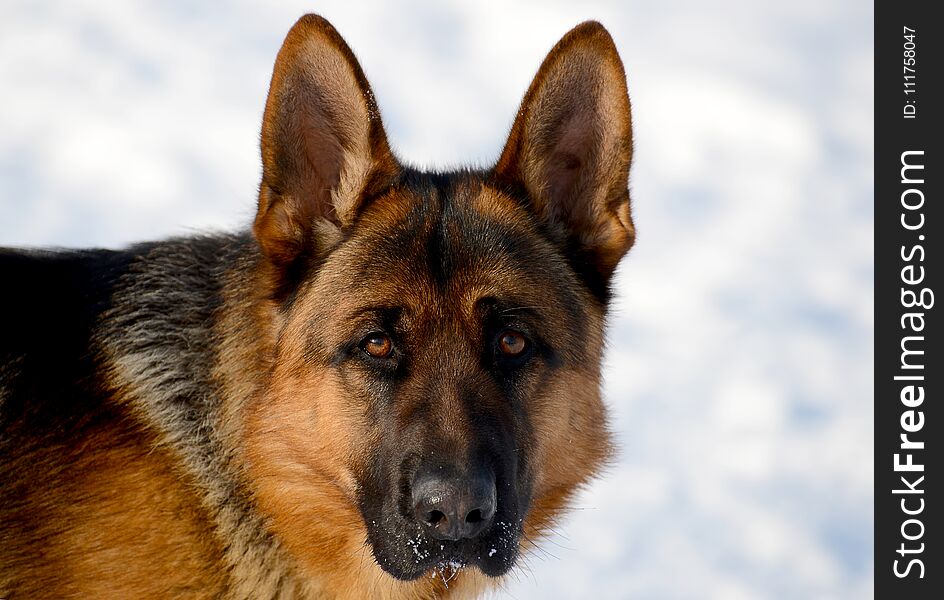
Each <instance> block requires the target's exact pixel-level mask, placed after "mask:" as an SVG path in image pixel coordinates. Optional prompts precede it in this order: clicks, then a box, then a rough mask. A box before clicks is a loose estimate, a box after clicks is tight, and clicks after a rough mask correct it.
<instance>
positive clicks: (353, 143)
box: [253, 15, 399, 269]
mask: <svg viewBox="0 0 944 600" xmlns="http://www.w3.org/2000/svg"><path fill="white" fill-rule="evenodd" d="M398 168H399V167H398V166H397V162H396V159H395V158H394V157H393V154H392V153H391V151H390V147H389V145H388V144H387V139H386V135H385V133H384V130H383V124H382V123H381V121H380V112H379V111H378V110H377V105H376V103H375V101H374V96H373V94H372V92H371V90H370V86H369V85H368V83H367V79H366V78H365V77H364V73H363V71H362V70H361V68H360V65H359V64H358V63H357V60H356V59H355V58H354V54H353V53H352V52H351V50H350V48H348V46H347V44H346V43H345V42H344V40H343V39H342V38H341V36H340V35H339V34H338V32H337V31H336V30H335V29H334V27H332V26H331V24H330V23H328V22H327V21H326V20H325V19H323V18H321V17H320V16H317V15H305V16H304V17H302V18H301V19H299V20H298V22H297V23H295V25H294V26H293V27H292V29H291V30H290V31H289V32H288V35H287V36H286V38H285V41H284V42H283V44H282V48H281V49H280V50H279V54H278V57H277V58H276V61H275V68H274V70H273V73H272V83H271V84H270V86H269V97H268V99H267V100H266V107H265V115H264V117H263V122H262V183H261V185H260V187H259V210H258V213H257V214H256V219H255V223H254V226H253V231H254V233H255V236H256V239H257V240H258V242H259V245H260V247H261V248H262V251H263V253H264V254H265V256H266V257H267V258H268V259H269V260H270V261H271V262H272V263H273V264H274V265H275V266H276V267H278V268H279V269H285V268H286V267H288V266H290V265H292V264H293V263H295V262H296V261H297V260H298V259H299V257H300V256H302V255H304V253H306V252H308V251H311V249H312V245H313V244H317V242H318V240H316V239H314V237H315V236H314V232H315V231H319V230H324V229H325V225H326V224H328V223H330V224H333V225H334V226H335V227H334V228H343V227H344V226H346V225H349V224H350V223H351V222H352V221H353V219H354V217H355V216H356V215H357V212H358V209H359V208H360V204H361V201H362V199H363V198H365V197H367V196H369V195H370V194H371V193H372V191H375V190H372V188H376V187H377V186H379V185H381V182H388V181H389V180H390V179H391V178H392V177H394V176H395V174H396V172H397V170H398ZM334 228H329V229H334Z"/></svg>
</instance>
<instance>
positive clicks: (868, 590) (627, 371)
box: [0, 0, 874, 600]
mask: <svg viewBox="0 0 944 600" xmlns="http://www.w3.org/2000/svg"><path fill="white" fill-rule="evenodd" d="M79 4H80V3H75V2H46V1H36V0H13V1H10V0H6V1H5V2H3V4H2V6H0V244H2V245H8V246H9V245H61V246H87V245H92V246H120V245H122V244H126V243H128V242H131V241H133V240H141V239H150V238H156V237H160V236H166V235H169V234H175V233H186V232H189V231H195V230H202V229H205V228H214V229H233V228H237V227H243V226H245V225H247V224H248V223H249V221H250V219H251V217H252V215H253V209H254V206H253V204H254V202H255V189H256V185H257V182H258V179H259V172H260V170H259V158H258V154H257V153H258V150H257V140H258V133H259V122H260V119H261V115H262V109H263V103H264V99H265V93H266V88H267V85H268V82H269V76H270V73H271V67H272V62H273V60H274V58H275V54H276V51H277V50H278V47H279V45H280V43H281V41H282V38H283V36H284V35H285V33H286V32H287V31H288V28H289V27H290V26H291V24H292V23H293V22H294V21H295V19H296V18H297V17H298V16H300V15H301V14H302V13H304V12H308V11H315V12H320V13H321V14H323V15H324V16H326V17H327V18H328V19H329V20H331V21H332V22H333V23H334V25H335V26H336V27H337V28H338V29H339V30H340V32H341V33H342V35H344V36H345V38H346V39H347V41H348V43H349V44H350V45H351V47H352V48H353V49H354V50H355V52H356V53H357V54H358V57H359V58H360V60H361V63H362V65H363V67H364V69H365V71H366V73H367V75H368V77H369V78H370V80H371V82H372V84H373V86H374V91H375V93H376V95H377V98H378V100H379V103H380V106H381V110H382V112H383V116H384V119H385V122H386V126H387V131H388V133H389V135H390V138H391V142H392V143H393V144H394V146H395V147H396V148H397V149H398V151H399V154H400V155H401V156H402V157H404V158H405V159H407V160H409V161H412V162H414V163H418V164H426V165H438V166H448V165H457V164H461V163H465V162H477V163H479V164H488V163H490V162H491V161H492V160H494V159H495V158H496V157H497V154H498V151H499V150H500V148H501V145H502V143H503V141H504V136H505V134H506V132H507V129H508V127H509V126H510V124H511V121H512V118H513V116H514V113H515V110H516V107H517V105H518V102H519V100H520V97H521V95H522V94H523V93H524V91H525V89H526V87H527V85H528V84H529V83H530V81H531V77H532V76H533V74H534V72H535V70H536V69H537V67H538V65H539V64H540V61H541V59H542V58H543V57H544V55H545V54H546V52H547V51H548V50H549V49H550V48H551V46H552V45H553V44H554V43H555V42H556V41H557V40H558V38H559V37H560V36H561V35H563V34H564V33H565V32H566V31H567V30H568V29H569V28H570V27H572V26H573V25H575V24H576V23H578V22H580V21H582V20H585V19H589V18H594V19H598V20H600V21H602V22H603V23H604V25H606V26H607V27H608V28H609V30H610V31H611V33H612V34H613V37H614V38H615V40H616V44H617V46H618V47H619V49H620V52H621V54H622V56H623V60H624V62H625V64H626V71H627V74H628V78H629V88H630V94H631V97H632V101H633V111H634V117H635V128H636V129H635V133H636V159H635V166H634V169H633V174H632V190H633V194H634V200H635V203H634V206H635V210H636V213H635V215H636V221H637V224H638V228H639V239H638V244H637V247H636V248H635V249H634V250H633V251H632V252H631V253H630V256H629V257H628V259H627V260H626V261H625V263H624V264H623V266H622V267H621V271H620V274H619V283H618V291H619V300H618V302H617V304H616V310H615V313H614V316H613V319H612V330H611V335H610V351H609V354H608V372H609V375H608V384H607V389H606V391H607V397H608V401H609V403H610V405H611V407H612V412H613V417H614V427H615V429H616V430H617V432H618V436H619V440H620V443H621V453H620V456H619V460H618V464H617V465H616V466H615V467H614V468H613V469H612V470H611V472H610V473H609V475H608V476H607V477H606V478H604V479H602V480H600V481H599V482H598V483H596V484H595V485H594V486H592V488H590V489H589V490H587V492H586V493H585V494H584V495H583V496H582V497H581V498H580V501H579V502H578V508H579V509H578V510H576V511H574V513H573V514H572V515H571V517H570V518H568V519H566V520H565V521H563V522H562V523H561V525H560V528H559V532H558V535H556V536H555V537H554V538H553V539H551V540H550V541H548V542H547V543H545V544H544V551H542V552H538V553H536V554H534V555H532V556H531V557H530V558H529V559H528V560H527V561H526V564H525V565H523V567H522V568H521V569H520V570H519V571H517V572H516V574H515V575H513V576H512V577H511V578H510V580H509V583H508V585H507V587H506V589H505V590H504V592H503V593H502V594H501V597H508V598H518V599H526V598H534V599H537V598H542V599H543V598H590V597H593V598H653V599H672V598H719V599H725V600H731V599H739V598H804V599H806V598H811V599H813V598H856V599H858V598H867V597H871V596H872V594H873V592H872V584H871V577H872V570H873V563H872V549H871V545H872V537H873V527H872V514H873V503H872V483H873V479H872V407H873V400H874V398H873V393H872V389H871V377H872V338H871V334H872V311H873V304H872V224H873V223H872V151H873V147H872V124H871V119H872V111H873V107H872V85H873V81H872V4H871V3H870V2H857V1H823V0H812V1H806V0H801V1H797V0H792V1H791V2H778V3H762V2H754V1H750V0H743V1H736V0H722V1H716V0H711V1H698V0H691V1H687V2H671V1H666V2H658V3H656V2H650V3H644V2H612V3H598V2H594V1H591V0H581V1H580V2H540V3H539V2H515V3H513V4H511V3H507V2H499V1H488V2H484V1H478V2H467V3H463V4H459V3H458V2H442V1H436V0H429V1H426V2H424V1H419V0H413V1H407V2H397V3H392V2H387V3H383V4H379V3H378V4H377V5H373V6H368V5H367V4H364V3H360V2H350V1H347V2H338V3H331V2H320V3H318V2H305V3H300V2H278V3H273V2H248V1H242V2H241V1H232V2H225V3H224V2H214V3H202V4H200V6H192V5H191V3H189V2H182V1H180V2H159V3H158V2H153V3H149V4H141V3H134V2H128V1H126V0H116V1H111V2H109V1H100V0H96V1H95V2H84V3H81V4H83V5H84V6H82V7H81V8H80V7H79ZM194 4H195V3H194Z"/></svg>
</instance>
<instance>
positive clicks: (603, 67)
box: [495, 21, 635, 288]
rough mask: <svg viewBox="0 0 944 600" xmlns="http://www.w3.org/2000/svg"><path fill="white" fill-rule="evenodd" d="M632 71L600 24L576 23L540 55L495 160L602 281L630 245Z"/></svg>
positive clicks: (503, 177)
mask: <svg viewBox="0 0 944 600" xmlns="http://www.w3.org/2000/svg"><path fill="white" fill-rule="evenodd" d="M631 158H632V124H631V117H630V107H629V96H628V94H627V92H626V75H625V73H624V72H623V64H622V62H621V61H620V58H619V54H617V51H616V46H615V45H614V44H613V40H612V38H611V37H610V35H609V33H607V31H606V29H604V28H603V26H602V25H600V24H599V23H596V22H592V21H590V22H586V23H582V24H580V25H578V26H577V27H575V28H574V29H572V30H571V31H570V32H569V33H567V35H565V36H564V37H563V39H561V40H560V41H559V42H558V43H557V45H556V46H554V48H553V49H552V50H551V52H550V54H548V56H547V58H546V59H544V63H543V64H542V65H541V68H540V69H539V70H538V74H537V75H536V76H535V78H534V81H533V82H532V83H531V87H530V88H529V89H528V92H527V94H525V97H524V100H523V101H522V103H521V108H520V109H519V111H518V116H517V118H516V119H515V124H514V125H513V126H512V129H511V134H510V135H509V138H508V142H507V144H506V145H505V149H504V150H503V151H502V154H501V157H500V158H499V160H498V163H497V164H496V166H495V174H496V176H497V177H498V179H499V181H505V182H507V183H510V184H512V185H518V186H523V187H524V189H525V191H526V192H527V195H528V197H529V199H530V202H531V204H532V209H533V210H534V211H535V213H537V215H538V217H539V218H540V219H542V220H543V221H544V222H545V223H547V224H548V225H549V226H550V229H551V231H556V232H557V233H558V234H559V235H560V236H561V237H563V238H564V241H566V242H567V245H568V247H569V248H570V250H571V251H572V252H574V253H575V254H577V256H576V257H575V258H576V259H577V262H578V263H579V264H580V265H581V268H582V269H586V268H587V267H590V270H591V271H592V272H591V273H587V274H588V275H590V276H591V277H592V278H594V279H595V281H594V283H595V284H602V285H603V286H604V288H605V285H606V282H607V281H608V280H609V278H610V276H611V275H612V273H613V270H614V269H615V268H616V264H617V263H618V262H619V260H620V258H621V257H622V256H623V255H624V254H625V253H626V251H627V250H629V248H630V246H632V244H633V239H634V234H635V231H634V229H633V222H632V218H631V217H630V208H629V191H628V187H627V186H628V176H629V165H630V160H631Z"/></svg>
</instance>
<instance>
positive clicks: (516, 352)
mask: <svg viewBox="0 0 944 600" xmlns="http://www.w3.org/2000/svg"><path fill="white" fill-rule="evenodd" d="M527 349H528V338H526V337H525V336H524V334H523V333H520V332H518V331H513V330H511V329H506V330H505V331H503V332H502V334H501V335H500V336H498V350H499V351H500V352H501V353H502V354H503V355H504V356H507V357H508V358H516V357H518V356H521V355H522V354H524V352H525V350H527Z"/></svg>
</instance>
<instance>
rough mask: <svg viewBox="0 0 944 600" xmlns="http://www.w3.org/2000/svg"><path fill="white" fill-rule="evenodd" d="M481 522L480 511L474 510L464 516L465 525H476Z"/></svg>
mask: <svg viewBox="0 0 944 600" xmlns="http://www.w3.org/2000/svg"><path fill="white" fill-rule="evenodd" d="M481 520H482V511H481V510H479V509H477V508H476V509H475V510H473V511H472V512H470V513H469V514H467V515H466V516H465V522H466V523H478V522H480V521H481Z"/></svg>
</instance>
